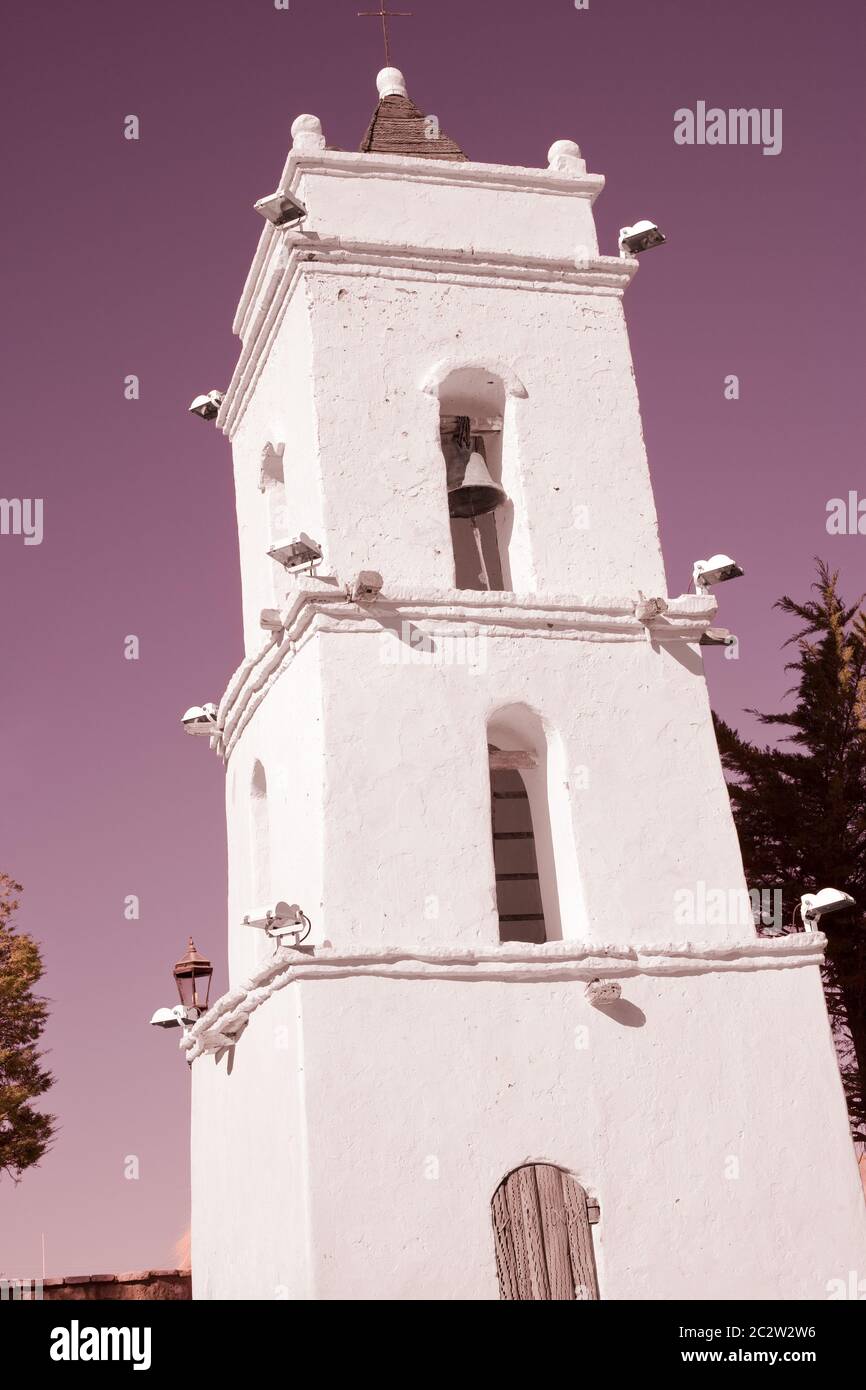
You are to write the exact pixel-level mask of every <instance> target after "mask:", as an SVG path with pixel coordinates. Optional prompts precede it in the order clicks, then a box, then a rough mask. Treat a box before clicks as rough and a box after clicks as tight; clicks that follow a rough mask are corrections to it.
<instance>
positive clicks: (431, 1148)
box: [193, 965, 866, 1300]
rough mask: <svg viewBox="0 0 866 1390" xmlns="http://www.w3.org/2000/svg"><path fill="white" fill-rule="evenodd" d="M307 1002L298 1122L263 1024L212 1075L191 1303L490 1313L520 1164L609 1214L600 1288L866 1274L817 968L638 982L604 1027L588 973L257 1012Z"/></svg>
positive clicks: (201, 1074)
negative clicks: (446, 1305) (484, 1304)
mask: <svg viewBox="0 0 866 1390" xmlns="http://www.w3.org/2000/svg"><path fill="white" fill-rule="evenodd" d="M292 995H300V997H301V1000H302V1004H301V1008H302V1011H303V1019H304V1038H305V1048H304V1061H303V1095H304V1104H305V1112H306V1113H305V1118H304V1119H300V1118H299V1119H298V1120H297V1121H296V1126H297V1127H296V1129H295V1131H294V1132H292V1133H290V1132H289V1128H288V1127H287V1124H286V1110H287V1099H288V1098H289V1097H290V1096H292V1095H293V1094H295V1093H296V1089H297V1084H298V1083H297V1075H296V1071H295V1059H294V1058H293V1057H292V1056H291V1054H287V1053H282V1054H279V1055H278V1056H277V1055H275V1052H274V1048H273V1042H272V1036H271V1033H270V1031H269V1028H268V1025H266V1024H265V1023H264V1021H263V1020H262V1021H259V1018H258V1016H256V1018H255V1019H254V1020H253V1024H252V1025H251V1027H250V1029H249V1030H248V1032H247V1033H246V1034H245V1035H244V1036H243V1038H242V1040H241V1042H240V1043H239V1045H238V1047H237V1049H236V1060H235V1066H234V1071H233V1073H232V1075H231V1076H229V1075H228V1074H227V1070H226V1064H225V1060H223V1061H222V1062H221V1063H219V1064H217V1063H216V1062H215V1061H214V1059H213V1058H212V1057H209V1056H203V1057H200V1058H199V1059H198V1060H197V1061H196V1062H195V1064H194V1069H193V1079H194V1101H195V1111H194V1113H195V1115H196V1122H195V1132H196V1134H197V1142H198V1146H199V1148H198V1151H199V1152H200V1153H201V1155H202V1161H201V1162H200V1163H199V1164H198V1165H197V1169H196V1178H197V1181H196V1197H195V1206H194V1226H193V1242H194V1244H193V1271H194V1279H195V1280H196V1285H195V1296H196V1297H261V1298H270V1297H273V1296H274V1294H273V1289H274V1288H276V1287H278V1286H281V1285H286V1284H287V1283H289V1282H290V1281H291V1280H295V1285H294V1287H296V1288H297V1287H298V1280H302V1281H306V1282H305V1292H306V1296H307V1297H311V1298H317V1299H331V1298H349V1299H389V1298H390V1299H422V1298H430V1299H442V1300H447V1299H473V1300H474V1299H495V1298H497V1297H498V1289H497V1282H496V1264H495V1256H494V1247H493V1235H492V1229H491V1224H490V1212H489V1204H490V1199H491V1197H492V1195H493V1192H494V1190H495V1188H496V1187H497V1186H498V1184H499V1182H500V1181H501V1180H502V1178H503V1177H504V1176H505V1175H506V1174H507V1173H508V1172H509V1171H510V1170H511V1169H512V1168H514V1167H516V1166H518V1165H519V1164H521V1163H523V1162H526V1161H545V1162H552V1163H556V1164H559V1165H560V1166H563V1167H565V1168H567V1169H569V1170H570V1171H572V1172H573V1173H574V1174H575V1175H576V1176H577V1177H578V1178H579V1180H580V1181H581V1182H582V1183H583V1185H584V1186H585V1187H586V1188H587V1190H588V1191H589V1192H590V1194H591V1195H592V1196H594V1197H597V1198H598V1200H599V1201H600V1203H601V1221H600V1223H599V1224H598V1225H597V1226H595V1227H594V1228H593V1230H594V1242H595V1252H596V1260H597V1264H598V1272H599V1285H600V1293H601V1297H602V1298H606V1299H617V1298H618V1299H636V1298H650V1299H674V1298H677V1299H693V1298H721V1299H736V1298H746V1299H812V1298H818V1299H820V1298H823V1297H826V1293H827V1287H826V1286H827V1283H828V1281H829V1280H831V1279H835V1278H843V1279H844V1278H846V1277H847V1272H848V1270H849V1269H854V1268H858V1267H862V1261H863V1254H864V1248H866V1208H864V1204H863V1196H862V1190H861V1188H860V1184H859V1179H858V1175H857V1169H856V1164H855V1161H854V1156H853V1151H852V1149H851V1146H850V1144H849V1143H847V1142H846V1138H847V1135H846V1129H847V1125H846V1119H845V1112H844V1101H843V1098H842V1092H841V1086H840V1082H839V1077H838V1072H837V1069H836V1063H835V1057H834V1054H833V1049H832V1043H831V1039H830V1032H829V1026H828V1024H827V1019H826V1014H825V1011H824V1005H823V1000H822V997H821V987H820V981H819V976H818V970H817V968H816V967H815V966H814V965H812V966H800V967H797V968H790V969H772V970H769V969H765V970H757V969H756V970H752V969H749V968H743V969H742V970H739V969H738V970H731V971H728V972H725V973H718V972H715V971H714V970H713V969H712V967H711V966H709V967H708V969H707V971H706V973H702V974H699V975H694V974H688V975H684V976H683V977H682V978H678V977H676V976H665V977H663V978H653V977H652V976H647V975H642V976H636V977H634V978H632V979H629V980H625V981H624V982H623V999H622V1001H621V1002H620V1004H619V1005H615V1006H610V1007H611V1014H610V1015H607V1014H605V1013H602V1012H601V1011H599V1010H597V1009H593V1008H592V1007H591V1006H590V1005H589V1004H588V1003H587V1001H586V1000H585V998H584V994H583V985H582V984H581V983H580V982H577V981H569V982H563V983H557V982H555V981H549V980H543V981H539V982H538V983H525V982H519V981H518V982H513V983H512V982H507V983H505V982H501V981H485V980H472V979H470V978H467V979H462V980H448V979H433V980H426V979H425V980H401V979H398V978H388V979H381V978H379V979H377V978H362V979H354V980H353V979H352V978H344V979H329V980H327V981H325V980H322V981H321V982H307V981H304V982H303V983H299V984H294V985H290V986H288V987H287V988H286V989H285V990H283V991H281V992H280V994H279V995H277V996H275V998H274V999H272V1000H271V1001H269V1003H268V1004H267V1005H266V1006H264V1007H263V1008H262V1010H261V1011H260V1014H262V1015H264V1014H267V1013H268V1011H269V1010H273V1008H274V1005H275V1004H276V1003H277V1000H278V999H279V1000H280V1001H281V1002H280V1003H279V1005H278V1010H277V1012H275V1014H274V1016H275V1017H280V1018H282V1017H283V1015H284V1013H285V1005H284V1004H283V1002H282V1001H283V1000H284V999H285V997H286V996H292ZM584 1028H585V1029H586V1030H587V1031H586V1034H585V1035H584V1034H583V1033H582V1031H581V1030H583V1029H584ZM784 1078H790V1079H791V1081H792V1083H794V1084H791V1085H786V1084H783V1079H784ZM220 1117H221V1118H220ZM302 1134H303V1135H305V1136H306V1143H307V1145H308V1150H307V1152H308V1156H309V1189H308V1201H309V1207H308V1217H307V1218H305V1217H304V1216H303V1214H302V1213H301V1212H299V1210H298V1190H296V1187H295V1184H296V1182H297V1183H298V1184H299V1185H300V1186H303V1184H302V1181H301V1179H300V1177H299V1176H298V1174H297V1170H296V1169H295V1168H294V1167H293V1162H294V1158H293V1156H294V1155H295V1154H296V1153H297V1152H298V1148H297V1146H298V1142H299V1136H300V1135H302ZM214 1146H218V1147H219V1148H220V1149H221V1150H222V1153H221V1154H220V1157H219V1159H218V1162H217V1163H216V1164H214V1163H212V1162H210V1161H207V1162H206V1161H205V1155H206V1154H210V1152H211V1150H212V1148H213V1147H214ZM277 1155H278V1161H277V1162H275V1161H274V1158H275V1156H277ZM437 1173H438V1176H436V1174H437ZM241 1212H243V1215H240V1213H241ZM307 1221H308V1224H307ZM290 1226H291V1227H292V1229H291V1231H290V1230H289V1227H290ZM303 1231H307V1233H308V1239H309V1251H310V1255H309V1264H308V1265H306V1266H305V1265H304V1263H303V1261H302V1260H301V1259H300V1256H299V1255H298V1250H299V1246H300V1242H301V1233H302V1232H303ZM295 1261H298V1263H293V1262H295ZM301 1271H302V1272H301Z"/></svg>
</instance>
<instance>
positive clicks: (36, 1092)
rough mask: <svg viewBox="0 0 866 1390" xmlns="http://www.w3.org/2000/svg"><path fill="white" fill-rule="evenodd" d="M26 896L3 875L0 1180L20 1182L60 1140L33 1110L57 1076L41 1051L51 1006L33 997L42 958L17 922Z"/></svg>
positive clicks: (44, 1117) (48, 1121)
mask: <svg viewBox="0 0 866 1390" xmlns="http://www.w3.org/2000/svg"><path fill="white" fill-rule="evenodd" d="M20 892H21V885H20V884H18V883H15V882H14V881H13V880H12V879H11V878H9V876H8V875H7V874H3V873H0V1176H2V1175H3V1174H4V1173H6V1174H8V1175H9V1176H10V1177H11V1178H12V1179H13V1181H15V1182H17V1181H18V1179H19V1178H20V1177H21V1174H22V1173H23V1172H24V1171H25V1169H27V1168H30V1167H32V1166H33V1164H34V1163H38V1162H39V1160H40V1159H41V1158H42V1156H43V1154H44V1153H45V1151H46V1149H47V1148H48V1146H49V1144H50V1143H51V1140H52V1137H53V1135H54V1116H53V1115H47V1114H44V1113H43V1112H42V1111H40V1110H37V1109H36V1108H35V1107H34V1105H33V1102H34V1101H35V1100H38V1098H39V1097H40V1096H42V1095H44V1094H45V1092H46V1091H47V1090H48V1088H49V1087H50V1086H51V1085H52V1084H53V1077H52V1076H51V1074H50V1072H48V1071H46V1070H45V1068H44V1067H43V1065H42V1056H41V1054H40V1052H39V1047H38V1045H39V1040H40V1038H41V1036H42V1032H43V1029H44V1027H45V1023H46V1020H47V1018H48V1005H47V1003H46V1001H45V1000H44V999H42V998H40V997H39V996H37V995H35V994H34V993H33V989H34V986H35V985H36V984H38V982H39V980H40V979H41V978H42V957H41V955H40V951H39V947H38V946H37V944H36V942H35V941H34V940H33V938H32V937H30V936H27V935H26V933H24V932H20V931H16V929H15V926H14V924H13V921H12V918H13V917H14V914H15V911H16V909H17V907H18V894H19V893H20Z"/></svg>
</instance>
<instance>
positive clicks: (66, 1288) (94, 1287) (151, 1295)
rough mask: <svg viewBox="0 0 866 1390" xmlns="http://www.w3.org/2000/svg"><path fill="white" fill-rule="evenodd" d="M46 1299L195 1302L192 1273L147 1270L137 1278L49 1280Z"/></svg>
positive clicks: (44, 1291)
mask: <svg viewBox="0 0 866 1390" xmlns="http://www.w3.org/2000/svg"><path fill="white" fill-rule="evenodd" d="M42 1296H43V1298H45V1299H49V1300H50V1299H56V1300H63V1299H85V1300H90V1301H95V1300H101V1299H129V1300H135V1301H141V1300H143V1299H170V1298H192V1280H191V1275H190V1272H189V1270H188V1269H146V1270H142V1271H140V1272H138V1273H137V1274H72V1275H68V1276H67V1277H66V1278H65V1279H45V1280H43V1284H42Z"/></svg>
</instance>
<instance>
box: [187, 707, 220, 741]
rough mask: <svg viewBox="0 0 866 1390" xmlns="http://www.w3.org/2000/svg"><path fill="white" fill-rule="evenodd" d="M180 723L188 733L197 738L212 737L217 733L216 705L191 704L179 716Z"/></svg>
mask: <svg viewBox="0 0 866 1390" xmlns="http://www.w3.org/2000/svg"><path fill="white" fill-rule="evenodd" d="M180 722H181V724H182V725H183V727H184V730H185V731H186V733H188V734H193V735H195V736H196V737H198V738H212V737H213V735H214V734H218V733H219V725H218V724H217V707H216V705H213V704H207V705H193V706H192V708H191V709H188V710H187V712H186V714H185V715H183V716H182V718H181V721H180Z"/></svg>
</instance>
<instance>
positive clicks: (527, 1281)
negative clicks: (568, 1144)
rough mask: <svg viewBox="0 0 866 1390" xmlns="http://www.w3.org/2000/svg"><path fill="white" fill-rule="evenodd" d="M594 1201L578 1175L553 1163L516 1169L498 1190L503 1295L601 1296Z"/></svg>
mask: <svg viewBox="0 0 866 1390" xmlns="http://www.w3.org/2000/svg"><path fill="white" fill-rule="evenodd" d="M598 1215H599V1208H598V1203H596V1202H592V1203H591V1202H590V1201H589V1199H588V1198H587V1195H586V1191H585V1190H584V1188H583V1187H581V1185H580V1183H579V1182H578V1181H577V1179H576V1178H573V1177H572V1175H571V1174H570V1173H567V1172H566V1171H565V1169H563V1168H557V1167H555V1166H554V1165H553V1164H551V1163H530V1164H526V1165H525V1166H524V1167H522V1168H516V1169H515V1170H514V1172H513V1173H509V1174H508V1177H507V1178H505V1180H504V1181H503V1182H502V1183H500V1185H499V1187H498V1188H497V1189H496V1191H495V1193H494V1194H493V1201H492V1203H491V1216H492V1220H493V1239H494V1245H495V1249H496V1272H497V1275H498V1276H499V1296H500V1298H502V1299H506V1300H509V1301H514V1302H524V1303H528V1302H548V1301H559V1302H570V1303H574V1302H577V1301H581V1302H584V1301H594V1300H596V1299H598V1297H599V1292H598V1276H597V1274H596V1268H595V1252H594V1250H593V1243H592V1224H593V1221H597V1220H598Z"/></svg>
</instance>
